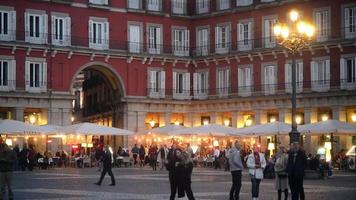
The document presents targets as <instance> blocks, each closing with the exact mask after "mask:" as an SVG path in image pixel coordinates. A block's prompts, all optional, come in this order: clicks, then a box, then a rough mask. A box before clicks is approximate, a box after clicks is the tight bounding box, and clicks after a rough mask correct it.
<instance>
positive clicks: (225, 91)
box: [217, 69, 230, 97]
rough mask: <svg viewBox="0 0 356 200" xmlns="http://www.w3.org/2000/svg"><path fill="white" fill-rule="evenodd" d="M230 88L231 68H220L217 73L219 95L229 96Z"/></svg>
mask: <svg viewBox="0 0 356 200" xmlns="http://www.w3.org/2000/svg"><path fill="white" fill-rule="evenodd" d="M229 89H230V70H229V69H219V70H218V73H217V93H218V95H219V97H227V96H228V95H229Z"/></svg>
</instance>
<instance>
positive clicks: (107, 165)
mask: <svg viewBox="0 0 356 200" xmlns="http://www.w3.org/2000/svg"><path fill="white" fill-rule="evenodd" d="M102 162H103V171H102V172H101V176H100V180H99V182H97V183H95V184H96V185H101V182H102V181H103V179H104V177H105V175H106V173H108V174H109V176H110V177H111V184H110V186H114V185H115V177H114V174H113V173H112V162H113V159H112V153H111V152H110V150H109V146H108V145H106V146H105V151H104V154H103V157H102Z"/></svg>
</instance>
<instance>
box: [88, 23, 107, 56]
mask: <svg viewBox="0 0 356 200" xmlns="http://www.w3.org/2000/svg"><path fill="white" fill-rule="evenodd" d="M99 25H100V27H101V28H100V29H101V30H99V31H97V29H99V28H98V27H99ZM94 27H95V30H94ZM109 30H110V29H109V22H108V21H107V19H106V18H97V17H89V48H92V49H97V50H105V49H109ZM98 32H100V33H99V35H98ZM100 36H101V37H100Z"/></svg>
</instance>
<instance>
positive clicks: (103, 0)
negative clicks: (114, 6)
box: [89, 0, 108, 5]
mask: <svg viewBox="0 0 356 200" xmlns="http://www.w3.org/2000/svg"><path fill="white" fill-rule="evenodd" d="M89 3H90V4H95V5H108V0H89Z"/></svg>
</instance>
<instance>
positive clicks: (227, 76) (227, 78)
mask: <svg viewBox="0 0 356 200" xmlns="http://www.w3.org/2000/svg"><path fill="white" fill-rule="evenodd" d="M225 85H226V90H228V89H229V87H230V69H227V70H226V82H225Z"/></svg>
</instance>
